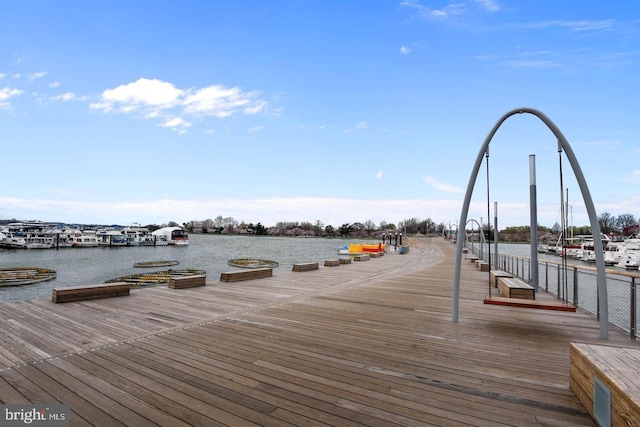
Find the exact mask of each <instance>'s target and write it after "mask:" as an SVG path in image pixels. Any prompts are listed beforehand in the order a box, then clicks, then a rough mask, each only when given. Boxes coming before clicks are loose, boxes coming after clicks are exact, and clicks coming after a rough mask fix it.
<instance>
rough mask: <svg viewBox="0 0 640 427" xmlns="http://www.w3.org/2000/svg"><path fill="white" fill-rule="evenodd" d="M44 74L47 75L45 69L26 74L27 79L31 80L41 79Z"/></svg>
mask: <svg viewBox="0 0 640 427" xmlns="http://www.w3.org/2000/svg"><path fill="white" fill-rule="evenodd" d="M46 75H47V72H46V71H40V72H37V73H31V74H29V75H28V76H27V81H33V80H37V79H41V78H43V77H44V76H46Z"/></svg>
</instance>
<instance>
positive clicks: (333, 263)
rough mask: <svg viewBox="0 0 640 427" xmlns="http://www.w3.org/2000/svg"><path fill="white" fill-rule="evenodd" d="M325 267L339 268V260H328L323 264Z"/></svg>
mask: <svg viewBox="0 0 640 427" xmlns="http://www.w3.org/2000/svg"><path fill="white" fill-rule="evenodd" d="M324 266H325V267H339V266H340V260H339V259H328V260H326V261H325V262H324Z"/></svg>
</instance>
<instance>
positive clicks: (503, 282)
mask: <svg viewBox="0 0 640 427" xmlns="http://www.w3.org/2000/svg"><path fill="white" fill-rule="evenodd" d="M498 291H499V292H500V295H502V296H503V297H505V298H520V299H531V300H535V299H536V294H535V290H534V289H533V286H531V285H529V284H528V283H525V282H523V281H522V280H518V279H514V278H510V277H499V278H498Z"/></svg>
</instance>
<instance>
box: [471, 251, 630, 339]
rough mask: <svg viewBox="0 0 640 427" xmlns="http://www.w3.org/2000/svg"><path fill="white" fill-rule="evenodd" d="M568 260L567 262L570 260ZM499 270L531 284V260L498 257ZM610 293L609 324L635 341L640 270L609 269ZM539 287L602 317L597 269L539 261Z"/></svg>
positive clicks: (492, 264)
mask: <svg viewBox="0 0 640 427" xmlns="http://www.w3.org/2000/svg"><path fill="white" fill-rule="evenodd" d="M473 252H474V254H475V255H476V256H478V257H479V258H481V259H483V260H484V261H487V262H489V263H490V264H491V266H492V268H494V266H495V265H496V263H495V262H494V260H495V256H494V254H493V253H492V254H491V260H489V259H488V254H487V253H486V252H485V253H482V252H481V251H479V250H476V248H473ZM567 261H568V260H567ZM497 265H498V266H499V269H500V270H504V271H507V272H509V273H511V274H513V275H514V276H515V277H518V278H519V279H521V280H523V281H525V282H527V283H529V284H532V283H531V282H532V279H531V258H529V257H523V256H514V255H503V254H500V255H498V263H497ZM606 278H607V294H608V299H609V323H610V324H612V325H614V326H616V327H618V328H620V329H622V330H624V331H626V332H628V333H629V337H630V338H631V339H633V340H635V339H636V334H637V331H638V316H637V310H638V306H639V304H640V295H638V294H639V292H637V283H638V282H640V271H634V270H617V269H607V270H606ZM538 288H539V289H541V290H544V291H545V292H547V293H549V294H551V295H554V296H556V297H557V298H558V299H559V300H562V301H565V302H568V303H570V304H572V305H574V306H575V307H579V308H581V309H582V310H585V311H587V312H589V313H591V314H593V315H594V316H595V317H596V319H599V318H600V313H599V310H598V307H599V305H598V298H599V295H598V286H597V269H596V268H595V267H591V266H589V265H577V264H570V263H568V262H556V261H549V260H538Z"/></svg>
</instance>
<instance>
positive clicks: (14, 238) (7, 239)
mask: <svg viewBox="0 0 640 427" xmlns="http://www.w3.org/2000/svg"><path fill="white" fill-rule="evenodd" d="M26 247H27V241H26V239H25V237H24V235H21V234H18V233H13V232H11V231H4V232H2V233H0V248H6V249H24V248H26Z"/></svg>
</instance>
